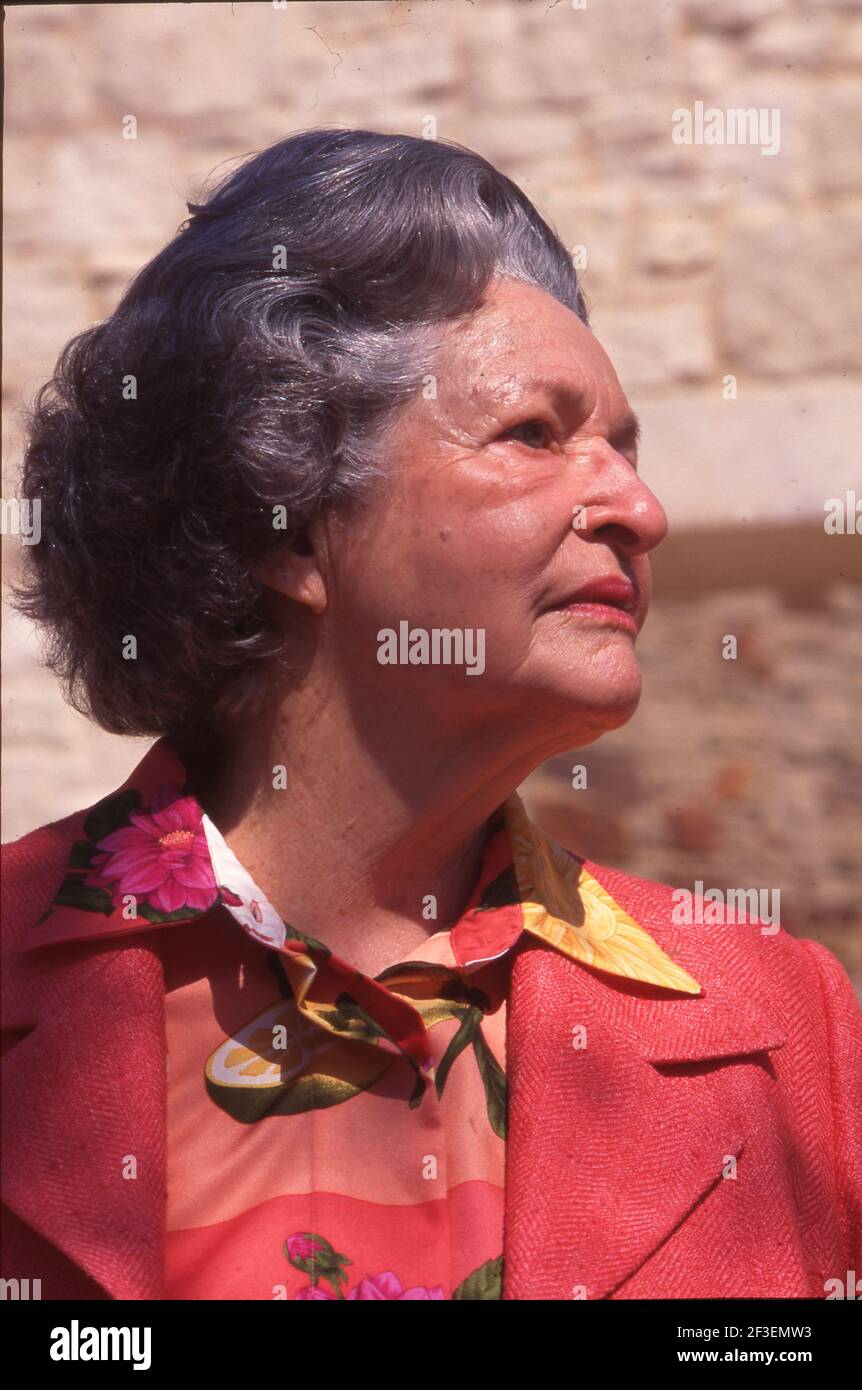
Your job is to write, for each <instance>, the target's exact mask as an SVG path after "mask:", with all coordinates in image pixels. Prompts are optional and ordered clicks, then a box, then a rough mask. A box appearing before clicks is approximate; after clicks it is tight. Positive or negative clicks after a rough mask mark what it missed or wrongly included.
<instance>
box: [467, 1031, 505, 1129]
mask: <svg viewBox="0 0 862 1390" xmlns="http://www.w3.org/2000/svg"><path fill="white" fill-rule="evenodd" d="M473 1051H474V1052H475V1054H476V1062H477V1064H478V1067H479V1073H480V1075H481V1077H482V1084H483V1085H484V1087H485V1103H486V1104H487V1106H488V1119H489V1121H490V1123H491V1128H492V1129H493V1131H494V1133H495V1134H497V1135H499V1137H500V1138H501V1139H505V1138H506V1096H507V1087H506V1076H505V1073H504V1071H503V1068H502V1067H501V1066H500V1063H499V1062H498V1061H497V1058H496V1057H495V1056H494V1054H493V1052H492V1051H491V1049H490V1047H489V1046H488V1044H487V1043H486V1041H485V1039H484V1037H483V1036H482V1030H481V1028H479V1029H477V1031H476V1036H475V1037H474V1039H473Z"/></svg>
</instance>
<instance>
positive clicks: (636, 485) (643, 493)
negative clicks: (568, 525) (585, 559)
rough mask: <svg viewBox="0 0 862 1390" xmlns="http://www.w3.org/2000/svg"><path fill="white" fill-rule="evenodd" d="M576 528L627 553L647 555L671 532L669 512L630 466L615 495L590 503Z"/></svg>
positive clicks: (590, 537) (590, 538) (591, 538)
mask: <svg viewBox="0 0 862 1390" xmlns="http://www.w3.org/2000/svg"><path fill="white" fill-rule="evenodd" d="M581 513H582V515H581V516H580V518H577V519H576V523H575V524H576V529H577V530H578V531H579V532H580V534H581V535H583V536H585V537H586V538H587V539H589V540H596V541H604V542H605V543H606V544H608V545H612V546H613V547H614V549H615V550H619V551H622V552H624V553H625V554H626V555H631V556H634V555H646V554H648V552H649V551H650V550H654V549H655V548H656V546H657V545H661V543H662V541H663V540H664V538H665V536H666V535H667V531H668V519H667V513H666V511H665V509H664V507H663V506H662V504H661V502H660V501H659V500H658V498H657V497H656V495H655V493H654V492H651V491H650V489H649V488H648V487H647V485H646V483H644V482H643V481H642V480H641V479H640V478H639V477H638V476H637V474H636V473H632V472H631V470H630V467H629V476H628V477H627V478H626V479H625V481H624V482H623V483H621V484H620V486H619V488H618V490H615V491H614V493H613V495H612V496H608V495H607V494H605V495H604V496H603V497H602V499H601V500H600V501H598V502H592V503H590V502H587V503H586V505H585V506H584V507H583V508H582V509H581Z"/></svg>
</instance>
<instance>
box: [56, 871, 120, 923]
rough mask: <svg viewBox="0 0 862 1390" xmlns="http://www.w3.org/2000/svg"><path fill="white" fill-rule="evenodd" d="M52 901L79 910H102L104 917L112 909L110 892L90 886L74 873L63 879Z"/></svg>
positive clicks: (108, 914)
mask: <svg viewBox="0 0 862 1390" xmlns="http://www.w3.org/2000/svg"><path fill="white" fill-rule="evenodd" d="M54 903H55V904H56V906H57V907H77V908H78V909H79V910H80V911H81V912H104V914H105V916H106V917H110V915H111V913H112V912H113V910H114V903H113V899H112V898H111V895H110V893H106V892H105V890H104V888H91V887H89V886H88V885H87V884H86V883H84V882H83V880H82V879H80V878H77V877H75V876H74V875H70V876H69V877H68V878H64V879H63V882H62V883H61V884H60V887H59V888H58V890H57V896H56V897H55V899H54Z"/></svg>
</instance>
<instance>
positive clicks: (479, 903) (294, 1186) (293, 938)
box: [36, 740, 700, 1300]
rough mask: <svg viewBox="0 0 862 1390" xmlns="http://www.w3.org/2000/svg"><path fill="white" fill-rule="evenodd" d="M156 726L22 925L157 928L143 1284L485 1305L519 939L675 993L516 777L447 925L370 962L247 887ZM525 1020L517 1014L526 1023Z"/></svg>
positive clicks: (673, 983)
mask: <svg viewBox="0 0 862 1390" xmlns="http://www.w3.org/2000/svg"><path fill="white" fill-rule="evenodd" d="M187 782H188V779H187V774H186V770H185V768H184V766H183V763H182V761H181V759H180V757H179V754H178V752H177V750H176V749H175V747H174V746H173V745H172V744H171V743H170V742H169V741H168V740H162V741H161V742H159V743H157V744H156V745H155V746H154V747H153V748H151V749H150V750H149V752H148V753H147V754H146V756H145V757H144V759H143V761H142V762H141V764H140V765H139V766H138V768H137V769H136V770H135V772H134V773H133V774H132V776H131V777H130V779H129V781H128V782H127V783H126V785H125V786H124V787H123V788H121V789H120V791H118V792H117V793H115V794H114V795H112V796H110V797H107V798H105V800H104V801H102V802H100V803H99V804H98V805H97V806H95V807H94V808H93V809H92V810H91V811H90V812H89V813H88V814H87V815H86V817H85V818H84V819H83V822H82V828H81V836H80V838H79V839H78V840H77V842H76V843H75V845H74V847H73V850H72V854H71V857H70V861H69V864H68V868H67V872H66V876H65V878H64V880H63V883H62V885H61V886H60V889H59V891H58V893H57V895H56V898H55V900H54V903H53V904H52V907H51V909H49V912H48V913H47V914H46V916H45V917H44V918H43V919H42V921H41V923H40V924H39V925H38V926H37V928H36V935H37V936H38V938H39V940H40V941H43V942H46V943H47V942H54V941H69V940H93V939H94V938H100V937H104V938H105V939H110V938H116V937H118V936H122V935H127V934H133V933H140V932H141V931H146V930H150V931H152V930H156V929H158V930H159V932H160V947H161V955H162V961H163V965H164V972H165V1027H166V1035H167V1036H166V1041H167V1055H168V1088H167V1089H168V1101H167V1106H168V1114H167V1141H168V1192H167V1231H166V1244H165V1250H166V1256H165V1261H166V1263H165V1296H166V1297H167V1298H171V1299H186V1298H192V1299H291V1300H300V1299H384V1300H385V1299H390V1300H394V1299H498V1298H500V1297H501V1292H502V1277H503V1254H502V1252H503V1213H504V1193H505V1156H506V995H507V988H508V978H509V971H510V967H511V963H512V958H513V955H514V953H515V951H517V949H518V947H519V943H522V942H524V941H525V940H532V941H533V942H535V941H539V942H541V943H543V945H544V946H545V948H546V949H550V950H558V951H562V952H563V953H564V954H566V955H568V956H569V957H571V959H572V960H573V961H576V962H578V963H579V964H580V965H582V966H588V967H590V968H593V969H600V970H603V971H607V972H610V973H612V974H615V975H620V976H624V977H626V978H629V979H636V980H643V981H647V982H649V983H650V984H653V985H658V986H660V987H663V988H667V989H672V990H675V991H680V990H682V991H684V992H686V993H692V994H697V993H699V992H700V987H699V985H698V984H697V982H696V981H695V980H693V979H692V978H691V976H690V975H688V974H687V973H686V972H685V971H684V970H682V969H681V968H680V967H679V966H677V965H676V964H675V963H674V962H673V961H672V960H671V959H670V958H669V957H668V956H667V955H666V954H665V953H664V952H663V951H662V950H661V948H660V947H659V946H658V945H657V944H656V942H655V941H653V939H652V938H651V937H650V936H649V935H648V934H647V933H646V932H645V931H643V929H642V928H641V927H639V926H638V925H637V923H636V922H634V921H633V919H632V918H631V917H630V916H628V914H627V913H625V912H624V911H623V909H622V908H621V907H619V905H618V904H617V903H616V902H615V901H614V900H613V898H611V896H610V895H609V894H608V893H607V891H606V890H605V889H604V888H602V886H601V885H600V884H599V883H598V882H597V881H596V880H595V879H594V878H592V877H591V876H590V875H589V874H588V873H587V872H586V870H585V869H584V868H583V866H582V865H581V863H580V861H579V860H578V859H577V858H575V857H574V856H573V855H570V854H568V853H566V852H565V851H564V850H562V849H560V848H559V847H558V846H556V845H554V844H553V843H552V842H551V841H550V840H548V839H547V837H546V836H545V835H544V834H543V833H542V832H541V831H540V830H539V829H538V828H537V827H535V826H534V825H532V823H531V822H530V821H529V819H528V818H527V815H526V813H525V811H524V807H523V804H522V803H521V800H520V798H519V797H518V796H517V794H513V795H512V796H510V797H509V798H508V799H507V800H506V801H505V802H504V803H503V804H502V805H501V806H500V807H499V808H498V810H497V811H496V812H495V814H494V815H493V816H492V817H491V819H490V821H489V823H488V835H487V840H486V845H485V850H484V858H483V862H482V866H481V870H480V873H479V877H478V880H477V882H476V885H475V889H474V892H473V894H472V897H471V900H470V903H469V905H468V907H467V909H466V910H465V912H464V914H463V915H462V917H461V918H460V919H459V921H458V922H457V923H456V924H455V925H454V926H453V927H452V928H451V929H448V930H445V931H434V930H433V921H431V922H429V935H428V937H427V939H426V940H425V942H424V943H423V944H422V946H421V948H419V949H418V950H417V951H416V952H415V953H414V954H413V955H411V956H409V957H407V958H406V959H403V960H399V961H396V962H393V964H392V965H391V966H390V967H389V968H388V969H385V970H384V971H382V972H381V973H380V974H379V975H377V976H376V977H374V978H371V977H369V976H368V975H365V974H363V973H362V972H361V971H359V970H357V969H354V968H353V967H352V966H351V965H350V964H349V962H347V961H345V960H342V959H341V958H340V957H338V956H337V955H335V954H334V953H333V952H332V951H330V950H329V949H328V947H327V946H326V944H325V942H324V941H321V940H319V939H317V938H316V937H311V936H307V935H303V934H302V933H301V932H299V931H297V930H296V929H295V928H293V927H292V926H290V924H289V923H286V922H285V921H284V920H283V919H282V918H281V917H280V915H279V914H278V913H277V912H276V911H275V909H274V908H273V907H272V906H271V904H270V903H269V902H268V901H267V899H266V896H265V894H264V893H263V892H262V890H261V889H260V888H259V887H258V886H257V885H256V884H255V883H254V881H253V880H252V879H251V878H250V876H249V875H248V873H247V872H246V871H245V870H244V869H243V867H242V865H241V864H240V863H239V862H238V860H237V859H236V857H235V855H234V854H233V853H232V851H231V850H230V848H229V846H228V845H227V843H226V842H225V840H224V838H223V837H222V835H221V834H220V833H219V831H218V830H217V828H216V827H215V825H214V824H213V823H212V821H211V820H210V819H209V818H208V817H207V816H206V815H205V814H204V813H203V811H202V809H201V807H200V805H199V804H198V802H197V800H196V799H195V797H194V794H193V792H192V790H191V789H190V787H189V786H188V784H187ZM537 1026H540V1020H537Z"/></svg>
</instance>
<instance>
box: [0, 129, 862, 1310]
mask: <svg viewBox="0 0 862 1390" xmlns="http://www.w3.org/2000/svg"><path fill="white" fill-rule="evenodd" d="M189 211H190V214H191V215H190V217H189V218H188V220H187V222H186V223H184V224H183V226H182V228H181V229H180V231H179V232H178V234H177V235H176V237H175V238H174V240H173V241H171V242H170V244H169V245H168V246H166V247H165V249H164V250H162V251H161V252H160V253H159V254H158V255H157V256H156V257H155V259H154V260H153V261H151V262H150V264H149V265H147V266H146V267H145V268H144V269H143V270H142V271H141V272H140V274H139V275H138V276H137V278H136V279H135V280H134V281H133V282H132V284H131V285H130V287H129V288H128V289H127V291H126V293H125V294H124V296H123V298H122V300H121V302H120V304H119V306H118V308H117V309H116V311H115V313H114V314H113V315H112V316H111V317H110V318H109V319H107V321H105V322H103V323H100V324H98V325H96V326H95V327H93V328H90V329H88V330H87V331H86V332H84V333H82V334H81V335H80V336H79V337H77V338H76V339H74V340H73V341H72V343H71V344H69V345H68V346H67V348H66V349H65V351H64V352H63V354H62V356H61V358H60V361H59V364H58V367H57V371H56V374H55V377H54V379H53V380H52V381H51V382H50V383H49V384H48V386H46V387H45V388H43V390H42V392H41V393H40V395H39V397H38V399H37V402H36V406H35V409H34V411H33V414H32V419H31V422H30V435H29V441H28V450H27V455H26V464H25V473H24V483H23V492H24V494H25V495H26V496H27V497H30V498H33V499H35V498H39V499H41V503H42V525H43V535H44V540H43V542H42V544H41V545H39V546H36V547H32V549H31V556H32V559H31V568H30V572H29V576H28V578H27V580H26V582H25V584H24V585H23V587H22V589H21V591H20V594H19V602H20V603H21V604H22V605H23V607H24V609H25V611H27V612H28V613H30V614H31V615H32V616H33V617H35V618H36V619H38V620H39V621H41V622H43V623H45V624H46V625H47V627H48V631H49V632H50V634H51V636H52V643H51V646H50V648H49V656H50V660H51V662H52V664H53V666H54V668H55V669H56V670H57V671H58V672H59V673H60V674H61V676H62V677H64V679H65V680H66V682H67V685H68V688H69V690H70V692H71V697H72V699H73V700H74V701H75V702H76V704H77V705H78V707H79V708H83V709H85V710H87V711H88V712H89V713H90V714H91V715H92V717H93V718H94V719H95V720H96V721H98V723H99V724H101V725H102V726H103V727H104V728H105V729H108V730H111V731H113V732H115V733H125V734H139V735H141V734H143V735H150V736H156V737H157V740H158V741H157V742H155V743H154V745H153V746H152V747H151V748H150V750H149V752H148V753H147V754H146V756H145V757H144V759H143V761H142V762H141V763H140V765H139V766H138V767H137V769H136V770H135V771H134V772H133V773H132V775H131V776H130V778H129V780H128V782H127V783H126V784H125V785H124V786H123V787H122V788H120V790H119V791H117V792H115V793H114V794H112V795H110V796H107V797H106V798H105V799H104V800H102V801H100V802H99V803H98V804H97V805H95V806H93V807H91V808H89V809H88V810H86V811H83V812H81V813H80V814H77V815H72V816H70V817H68V818H67V819H65V820H62V821H59V822H57V823H56V824H54V825H51V826H48V827H46V828H44V829H42V830H39V831H36V832H34V833H33V834H31V835H27V836H25V837H24V838H23V839H22V840H21V841H19V842H17V843H16V844H14V845H12V846H9V847H8V849H7V858H6V881H7V901H6V913H5V932H6V944H5V973H6V976H7V992H8V1001H7V1006H6V1007H7V1014H6V1017H5V1019H4V1027H5V1029H6V1030H7V1043H6V1046H7V1055H6V1058H5V1061H4V1067H5V1069H6V1085H5V1093H6V1111H7V1151H6V1158H5V1163H4V1182H5V1189H4V1201H5V1208H6V1210H5V1220H6V1223H7V1227H6V1239H5V1243H4V1257H5V1267H4V1269H3V1273H4V1275H5V1276H6V1277H7V1278H12V1277H14V1278H18V1279H24V1278H34V1277H40V1278H41V1280H42V1297H43V1298H91V1299H95V1298H106V1297H110V1298H133V1299H157V1298H170V1299H209V1298H220V1299H221V1298H229V1299H234V1298H236V1299H279V1298H286V1299H499V1298H505V1299H571V1298H587V1299H599V1298H620V1299H644V1298H667V1297H684V1298H690V1297H694V1296H713V1295H714V1296H719V1297H743V1296H754V1297H756V1296H763V1295H778V1296H782V1297H804V1296H814V1297H819V1298H824V1297H826V1296H828V1295H829V1292H830V1281H832V1282H834V1281H835V1280H839V1281H842V1282H843V1281H844V1280H845V1279H846V1278H847V1271H848V1270H853V1269H862V1152H860V1150H862V1095H860V1085H861V1084H862V1083H860V1076H862V1020H860V1016H859V1011H858V1008H857V1006H856V1003H855V1000H854V997H853V993H852V990H851V986H850V983H849V980H848V978H847V976H846V974H845V973H844V971H843V969H842V967H841V966H840V965H839V963H838V962H837V960H836V959H835V958H834V957H833V956H832V955H830V953H829V952H828V951H826V950H825V949H824V948H822V947H821V946H819V945H815V944H812V943H811V942H809V941H801V940H794V939H793V938H789V937H787V936H786V935H784V934H783V933H780V932H778V933H776V932H775V931H774V930H773V929H771V928H770V929H769V930H768V931H764V930H762V929H761V928H760V927H759V926H758V924H757V923H756V922H755V923H751V924H749V925H742V926H740V925H732V926H722V925H706V926H704V925H698V926H694V927H685V926H682V925H679V924H678V923H677V922H675V920H674V912H673V908H674V903H673V899H672V890H671V889H670V888H669V887H665V886H662V885H661V884H658V883H651V882H646V881H642V880H637V879H633V878H630V877H628V876H627V875H625V874H622V873H620V872H618V871H616V870H613V869H609V868H603V867H599V866H598V865H595V864H592V863H589V862H587V861H586V860H584V859H582V858H580V857H578V856H575V855H572V854H569V853H566V852H565V851H563V850H562V849H560V848H559V847H558V846H556V845H555V844H553V843H552V842H551V841H549V840H548V838H547V837H546V836H545V835H544V834H543V833H542V832H541V830H540V829H539V828H538V827H537V826H535V825H533V824H531V822H530V820H529V819H528V817H527V815H526V814H525V810H524V807H523V804H522V802H521V801H520V799H519V797H518V795H517V792H516V788H517V787H518V785H519V784H520V783H521V782H522V781H523V779H524V778H525V777H526V775H527V774H528V773H529V772H530V771H531V770H532V769H533V768H535V767H536V766H537V765H538V764H540V763H541V762H542V761H543V760H544V759H546V758H548V757H550V756H552V755H554V754H559V753H560V752H562V751H565V750H570V749H573V748H579V747H583V746H584V745H586V744H589V743H591V742H593V741H594V740H595V739H597V738H599V737H600V736H601V735H602V734H604V733H606V732H607V731H608V730H612V729H614V728H616V727H618V726H619V725H621V724H622V723H624V722H625V721H626V720H627V719H629V718H630V716H631V715H632V713H633V712H634V710H635V707H636V705H637V703H638V699H639V694H640V676H639V672H638V662H637V657H636V654H635V643H636V638H637V635H638V632H639V630H640V628H641V626H642V624H643V622H644V620H645V617H646V613H647V607H648V604H649V598H650V568H649V553H650V551H651V550H652V549H653V548H654V547H655V546H657V545H658V544H659V542H660V541H661V540H662V538H663V536H664V534H665V530H666V518H665V514H664V512H663V510H662V507H661V505H660V504H659V502H658V501H657V499H656V498H655V497H654V496H653V494H652V493H651V492H650V490H649V488H648V487H647V485H646V484H645V483H644V482H643V481H642V480H641V478H640V477H639V476H638V471H637V435H638V429H637V422H636V420H635V417H634V415H633V414H632V411H631V409H630V407H629V404H628V401H627V399H626V396H625V393H624V391H623V389H622V387H621V385H620V383H619V381H618V379H617V377H616V374H615V372H614V369H613V367H612V365H611V363H610V361H609V359H608V357H607V356H606V354H605V353H604V351H603V350H602V348H601V346H600V344H599V343H598V342H597V340H596V338H595V337H594V336H593V333H592V332H591V330H590V328H589V327H588V323H587V314H586V311H585V307H584V301H583V298H582V295H581V293H580V290H579V286H578V282H577V278H576V275H575V271H574V269H573V266H572V261H571V257H570V256H569V255H568V253H567V252H566V249H565V247H564V246H563V245H562V244H561V243H560V241H559V240H558V238H557V237H556V235H555V234H554V233H553V231H552V230H551V229H550V228H549V227H548V225H547V224H546V223H545V222H544V221H543V220H542V218H541V217H540V216H539V214H538V213H537V211H536V209H535V208H534V207H533V206H532V205H531V204H530V202H529V201H528V199H527V198H526V197H525V196H524V194H523V193H522V192H521V191H520V190H519V189H518V188H517V187H516V186H515V185H514V184H513V183H512V182H511V181H510V180H509V179H507V178H505V177H504V176H503V175H502V174H500V173H499V172H498V171H497V170H496V169H494V168H493V167H492V166H491V165H489V164H488V163H487V162H486V161H485V160H483V159H481V158H480V157H478V156H477V155H475V154H473V153H471V152H469V151H467V150H464V149H462V148H460V147H457V146H453V145H450V144H444V143H437V142H433V141H425V140H418V139H412V138H408V137H406V136H388V135H380V134H374V133H371V132H368V131H347V130H314V131H309V132H306V133H304V134H300V135H296V136H293V137H291V138H289V139H286V140H283V141H281V142H279V143H278V144H276V145H274V146H272V147H271V148H269V149H267V150H265V151H264V152H263V153H262V154H259V155H257V156H256V157H254V158H252V159H250V160H248V161H247V162H246V163H244V164H242V165H241V166H240V167H239V168H238V169H237V170H236V171H234V172H233V173H232V174H231V175H230V176H229V177H227V178H226V179H225V180H224V181H223V182H222V183H221V184H220V185H219V186H218V187H216V188H215V190H214V191H212V193H211V195H210V196H208V197H207V198H206V200H205V201H203V202H201V203H199V204H190V205H189Z"/></svg>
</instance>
